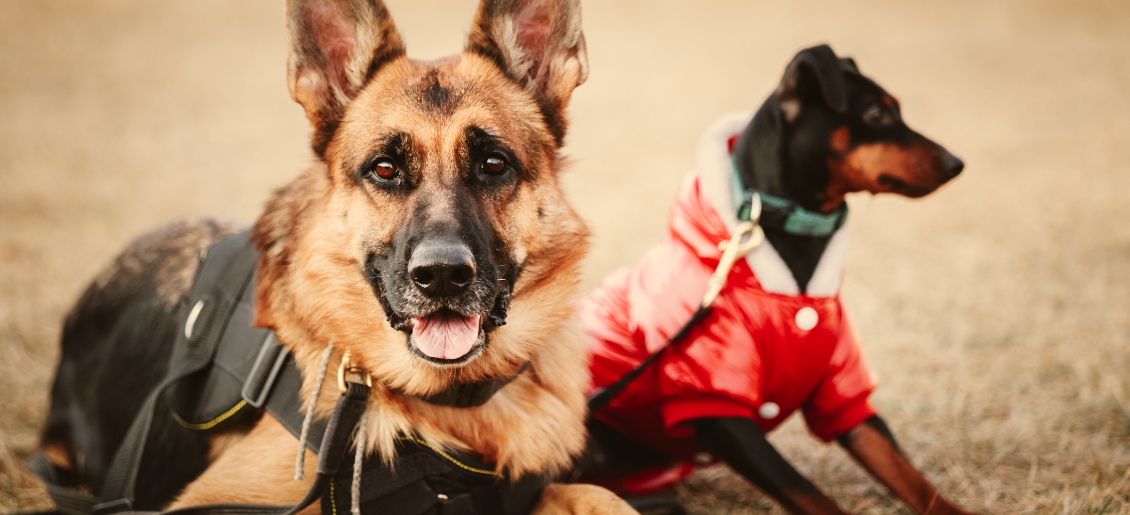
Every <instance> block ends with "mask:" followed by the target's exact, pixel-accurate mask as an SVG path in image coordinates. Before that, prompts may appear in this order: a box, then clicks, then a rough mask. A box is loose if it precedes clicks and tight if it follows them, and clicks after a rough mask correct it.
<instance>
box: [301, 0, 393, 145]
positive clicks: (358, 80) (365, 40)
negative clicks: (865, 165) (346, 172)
mask: <svg viewBox="0 0 1130 515" xmlns="http://www.w3.org/2000/svg"><path fill="white" fill-rule="evenodd" d="M286 16H287V26H288V28H289V30H290V58H289V61H288V66H287V85H288V86H289V89H290V96H291V97H292V98H294V100H295V101H296V102H298V103H299V104H302V107H303V109H305V110H306V117H307V118H309V119H310V124H311V125H313V126H314V141H313V146H314V151H315V152H316V153H317V154H318V155H319V156H321V155H322V154H323V153H324V152H325V148H326V145H327V144H328V143H329V141H330V138H332V137H333V134H334V131H336V130H337V126H338V124H339V123H340V121H341V116H342V114H343V113H344V112H345V106H346V105H348V104H349V102H350V101H351V100H352V99H353V97H354V96H356V95H357V92H358V91H360V90H361V88H362V87H363V86H364V85H365V83H366V82H368V80H369V79H370V78H371V77H372V76H373V74H374V73H376V71H377V69H379V68H380V66H381V65H383V64H385V63H387V62H389V61H391V60H393V59H395V58H397V57H400V56H402V55H404V43H403V42H402V41H401V39H400V33H398V32H397V31H396V27H395V26H394V25H393V23H392V17H391V16H389V13H388V8H386V7H385V5H384V2H382V1H381V0H287V3H286Z"/></svg>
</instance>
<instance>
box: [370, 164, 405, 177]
mask: <svg viewBox="0 0 1130 515" xmlns="http://www.w3.org/2000/svg"><path fill="white" fill-rule="evenodd" d="M373 174H375V175H376V176H377V178H378V179H380V180H383V181H391V180H393V179H395V178H396V176H397V175H398V174H400V170H399V169H397V168H396V165H395V164H393V162H392V161H389V160H388V159H381V160H380V161H377V162H376V163H375V164H373Z"/></svg>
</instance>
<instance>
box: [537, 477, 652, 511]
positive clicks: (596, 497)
mask: <svg viewBox="0 0 1130 515" xmlns="http://www.w3.org/2000/svg"><path fill="white" fill-rule="evenodd" d="M531 515H639V513H638V512H637V511H636V510H634V509H632V507H631V506H628V503H626V502H624V500H623V499H621V498H620V497H619V496H617V495H616V494H614V493H612V492H610V491H608V490H607V489H605V488H601V487H599V486H594V485H566V484H561V483H554V484H552V485H549V486H547V487H545V491H543V492H542V494H541V500H540V501H538V505H537V506H536V507H534V511H533V513H532V514H531Z"/></svg>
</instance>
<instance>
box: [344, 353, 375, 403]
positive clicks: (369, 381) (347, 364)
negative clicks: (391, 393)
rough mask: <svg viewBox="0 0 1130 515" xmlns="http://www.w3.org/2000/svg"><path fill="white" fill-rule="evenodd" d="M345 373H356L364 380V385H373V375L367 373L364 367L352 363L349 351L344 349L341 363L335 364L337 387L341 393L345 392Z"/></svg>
mask: <svg viewBox="0 0 1130 515" xmlns="http://www.w3.org/2000/svg"><path fill="white" fill-rule="evenodd" d="M345 374H357V376H358V377H360V378H361V379H362V380H364V381H365V386H368V387H369V388H372V387H373V376H371V375H369V373H368V372H366V371H365V369H363V368H361V367H359V366H356V365H354V364H353V359H352V357H351V356H350V355H349V351H345V355H344V356H342V357H341V364H340V365H338V366H337V387H338V389H339V390H341V393H345V392H346V391H347V390H349V389H348V388H346V387H345Z"/></svg>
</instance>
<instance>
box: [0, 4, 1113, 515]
mask: <svg viewBox="0 0 1130 515" xmlns="http://www.w3.org/2000/svg"><path fill="white" fill-rule="evenodd" d="M388 4H389V7H390V9H391V10H392V12H393V15H394V17H395V19H396V23H397V25H398V26H399V28H400V30H401V33H402V34H403V35H404V37H405V39H406V41H407V44H408V48H409V54H410V55H412V56H414V57H417V58H434V57H438V56H441V55H446V54H449V53H454V52H456V51H458V50H459V49H461V47H462V42H463V38H464V37H465V35H466V33H467V29H468V27H469V26H470V20H471V15H472V13H473V11H474V8H475V1H474V0H451V1H440V0H389V1H388ZM584 9H585V11H584V24H585V34H586V37H587V39H588V49H589V60H590V64H591V75H590V78H589V81H588V82H587V83H586V84H584V85H583V86H582V87H580V88H579V89H578V90H577V92H576V94H575V95H574V98H573V103H572V107H571V113H572V115H571V118H572V126H571V131H570V134H569V137H568V145H567V153H568V155H569V156H571V158H572V162H573V164H572V165H571V167H570V169H569V171H568V172H567V174H566V176H565V179H564V182H565V184H566V187H567V189H568V192H569V195H570V198H571V200H572V202H573V203H574V205H575V206H576V207H577V208H578V209H579V211H580V213H581V214H582V215H583V216H584V217H585V219H586V220H588V222H589V223H590V225H591V227H592V228H593V229H594V231H595V236H596V237H595V240H594V244H595V245H594V247H593V250H592V253H591V257H590V260H589V262H588V266H587V271H586V279H585V287H586V289H588V288H591V287H593V286H595V284H596V283H597V282H598V281H599V279H600V278H601V277H602V276H603V275H605V274H607V273H608V272H610V271H611V270H613V269H615V268H616V267H619V266H623V265H626V264H630V263H632V262H634V261H635V260H636V259H637V258H638V257H639V256H640V255H641V254H642V253H643V252H644V251H645V250H646V249H647V248H648V247H649V246H651V245H653V244H654V243H655V242H657V241H658V239H659V238H660V237H661V236H662V235H663V233H664V224H665V221H666V212H667V209H668V206H669V204H670V201H671V199H672V197H673V195H674V193H675V191H676V188H677V186H678V184H679V181H680V179H681V178H682V177H683V175H684V174H686V173H687V172H688V171H689V170H690V169H691V167H692V163H693V151H694V147H695V143H696V141H697V138H698V134H699V132H700V131H701V130H702V129H704V128H705V127H706V126H707V125H708V124H709V123H710V122H711V121H712V120H713V119H714V118H715V117H717V116H718V115H720V114H722V113H725V112H727V111H732V110H742V109H745V110H749V109H753V108H755V107H756V106H758V105H760V103H761V102H762V101H763V99H764V98H765V96H767V95H768V94H769V93H770V92H771V91H772V89H773V88H774V87H775V85H776V83H777V81H778V80H779V78H780V75H781V73H782V71H783V70H784V66H785V64H786V63H787V62H788V61H789V60H790V59H791V57H792V55H793V54H794V53H795V52H796V51H797V50H799V49H801V48H803V47H806V46H810V45H812V44H815V43H819V42H827V43H829V44H831V45H832V47H833V48H834V49H835V50H836V51H837V52H838V53H839V54H841V55H848V56H853V57H854V58H855V59H856V62H857V63H858V64H859V66H860V68H861V70H862V72H863V73H864V74H866V75H869V76H870V77H872V78H873V79H875V80H876V81H877V82H879V83H880V84H881V85H883V86H885V87H886V88H887V89H888V90H889V91H890V92H891V93H893V94H894V95H895V96H897V97H898V98H900V100H901V101H902V106H903V113H904V117H905V118H906V120H907V121H908V123H909V125H910V126H911V127H912V128H915V129H917V130H918V131H920V132H922V133H924V134H926V135H927V136H929V137H932V138H934V139H935V140H936V141H938V142H940V143H942V144H943V145H945V146H947V147H948V148H949V149H950V150H951V151H953V152H954V153H956V154H958V155H959V156H961V157H962V158H964V159H965V161H966V163H967V167H966V171H965V173H963V174H962V176H961V177H959V178H958V179H957V180H956V181H954V182H953V183H952V184H949V185H947V186H945V187H943V188H942V189H941V190H940V191H939V192H937V193H936V194H934V195H931V196H929V197H926V198H925V199H922V200H917V201H912V200H907V199H904V198H900V197H887V196H880V197H869V196H866V195H858V196H853V197H850V200H849V202H850V204H851V209H852V214H851V218H850V221H849V223H850V224H851V226H852V231H853V236H852V244H851V250H850V254H849V259H848V273H847V279H846V284H845V287H844V292H843V295H844V298H845V299H846V302H847V304H848V306H849V308H850V309H852V310H853V313H854V316H855V321H856V325H857V328H858V330H859V332H860V334H861V337H862V341H863V345H864V349H865V351H866V353H867V355H868V357H869V360H870V362H871V364H872V367H873V368H874V369H875V371H876V372H877V373H878V376H879V380H880V387H879V390H878V392H877V394H876V397H875V402H876V403H877V405H878V406H879V409H880V411H882V412H883V413H884V415H885V416H886V417H887V420H888V422H889V423H890V425H891V426H892V428H893V430H894V433H895V435H896V436H897V437H898V438H899V439H900V441H901V443H902V446H903V448H904V449H905V450H906V452H907V453H908V454H909V455H910V456H911V457H912V460H913V461H914V462H915V463H916V464H918V465H919V466H920V467H921V468H923V469H924V470H925V472H926V474H927V475H928V476H929V477H930V478H932V479H933V480H935V481H936V482H937V483H938V484H939V486H940V487H941V489H942V491H943V492H944V493H945V494H946V495H948V496H950V497H951V498H953V499H954V500H957V501H959V502H960V503H962V504H964V505H966V506H967V507H970V508H973V509H977V510H980V511H983V512H988V513H1052V512H1055V513H1108V514H1109V513H1130V164H1128V163H1130V4H1128V3H1126V2H1122V1H1118V0H1110V1H1067V0H1064V1H1060V2H1050V1H1039V0H1014V1H998V2H982V1H973V0H949V1H946V2H904V1H896V0H890V1H883V0H869V1H860V2H837V1H832V0H828V1H796V2H765V1H750V0H730V1H724V0H704V1H695V2H691V1H685V0H683V1H679V0H587V1H586V2H585V4H584ZM286 53H287V40H286V34H285V32H284V20H283V9H282V2H281V0H270V1H268V0H254V1H252V0H239V1H234V0H194V1H187V0H176V1H173V0H166V1H161V2H154V1H149V0H103V1H99V2H90V1H87V0H2V1H0V513H6V512H11V511H14V510H16V509H21V510H26V509H32V508H37V507H45V506H49V501H48V500H47V499H46V497H45V495H44V494H43V493H42V490H41V487H40V486H39V485H38V483H37V482H36V481H35V480H34V478H33V477H32V476H31V475H30V474H27V473H25V472H24V469H23V462H24V460H26V459H27V458H28V457H29V456H30V455H31V453H32V452H33V450H34V447H35V442H36V438H37V433H38V428H39V425H40V424H41V421H42V417H43V414H44V407H45V405H46V402H47V391H48V385H49V381H50V379H51V374H52V368H53V366H54V363H55V360H56V358H57V345H58V343H57V342H58V337H59V331H60V326H61V320H62V318H63V317H64V316H65V313H66V311H67V309H68V308H69V307H70V305H71V303H72V302H74V300H75V299H76V298H77V296H78V294H79V293H80V292H81V290H82V289H83V288H84V287H85V285H86V284H87V283H88V281H89V280H90V279H91V278H92V277H93V276H94V274H95V273H96V272H97V271H98V270H99V269H100V268H101V267H102V266H104V265H105V264H106V263H107V262H108V261H109V260H110V259H111V258H112V257H113V256H114V255H115V254H116V253H117V252H118V251H120V250H121V249H122V248H123V247H124V246H125V245H126V244H127V242H129V241H130V240H131V239H132V238H134V237H135V236H137V235H139V234H140V233H142V232H144V231H146V230H149V229H152V228H155V227H157V226H159V225H161V224H164V223H166V222H169V221H172V220H176V219H181V218H185V217H202V216H208V217H220V218H229V219H236V220H242V221H244V222H248V223H249V222H251V221H253V220H254V219H255V217H256V216H257V214H258V213H259V211H260V209H261V207H262V204H263V202H264V200H265V199H266V198H267V196H268V195H269V193H270V192H271V191H272V190H273V189H274V188H277V187H279V186H281V185H282V184H284V183H286V182H287V181H288V180H290V179H291V178H292V177H294V176H295V175H296V174H297V173H298V172H299V171H301V170H302V169H303V168H304V167H305V166H306V165H307V164H308V163H309V162H310V161H311V159H312V158H311V153H310V152H309V150H307V149H308V145H307V141H308V140H307V138H308V135H309V132H310V131H309V128H308V125H307V123H306V120H305V117H304V116H303V113H302V110H301V109H300V108H299V106H298V105H297V104H295V103H293V102H292V101H291V100H290V98H289V96H288V95H287V92H286V84H285V75H286V71H285V61H286ZM771 439H772V440H773V442H774V443H775V444H776V445H778V446H779V448H781V449H782V451H783V453H784V454H785V455H786V456H787V457H788V458H789V459H790V460H791V461H792V462H793V463H794V464H795V465H796V466H797V467H798V468H799V469H800V470H801V471H802V472H804V473H805V474H807V475H809V476H810V477H812V478H813V479H814V480H815V482H816V483H817V484H818V485H820V486H821V487H822V488H824V489H825V490H826V491H828V492H829V493H830V494H831V495H833V496H834V497H835V498H836V499H837V501H839V502H840V503H841V504H842V505H843V506H844V507H846V508H847V509H849V510H850V511H853V512H856V513H909V512H908V511H907V510H906V509H905V508H903V507H901V506H900V505H898V504H897V503H894V502H892V501H890V500H889V499H888V498H887V497H886V495H885V493H884V492H883V491H882V489H881V487H878V486H875V484H874V483H873V482H872V481H871V480H870V479H869V478H867V477H866V476H865V474H864V473H863V472H862V471H860V469H858V468H857V467H856V466H855V465H854V464H853V463H851V461H850V459H849V458H847V457H846V455H845V454H844V453H843V452H842V451H841V450H840V449H838V448H837V447H835V446H825V445H823V444H820V443H818V442H817V441H816V440H814V439H813V438H811V437H810V436H809V435H808V434H807V433H806V431H805V429H804V427H803V424H802V423H800V422H799V421H798V420H795V419H794V420H792V421H791V422H790V423H789V424H787V425H786V427H785V428H783V429H782V430H780V431H778V432H776V433H774V434H773V435H772V438H771ZM680 493H681V495H683V496H684V498H685V499H686V501H687V503H688V504H689V506H690V507H691V509H692V510H693V512H694V513H777V512H780V509H779V508H776V507H774V506H773V504H772V503H771V502H770V501H769V500H768V498H766V497H764V496H762V495H761V494H760V493H758V492H757V491H756V490H754V489H753V488H751V487H749V486H747V485H746V483H744V482H743V481H742V480H740V479H739V478H737V477H736V476H734V475H732V474H731V473H729V472H728V471H726V470H725V469H724V468H718V469H713V470H708V471H704V472H700V473H699V474H697V475H696V476H695V477H694V478H693V480H692V481H691V482H689V483H688V484H686V485H685V486H683V487H681V491H680Z"/></svg>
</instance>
